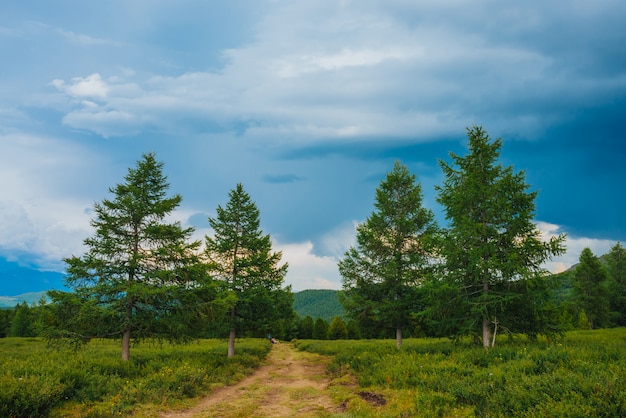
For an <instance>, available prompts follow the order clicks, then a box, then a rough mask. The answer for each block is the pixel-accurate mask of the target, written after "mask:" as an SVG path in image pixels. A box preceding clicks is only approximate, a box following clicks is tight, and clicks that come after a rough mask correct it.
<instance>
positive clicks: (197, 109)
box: [53, 1, 565, 140]
mask: <svg viewBox="0 0 626 418" xmlns="http://www.w3.org/2000/svg"><path fill="white" fill-rule="evenodd" d="M457 6H458V5H457ZM461 7H462V8H463V6H461ZM468 7H469V5H468ZM404 9H410V12H411V14H417V15H418V16H419V14H420V12H423V13H434V14H435V15H436V16H437V19H436V21H435V22H433V23H430V22H429V21H426V20H424V19H418V18H415V17H413V18H412V19H415V21H408V22H407V21H406V19H405V17H404V16H402V15H401V14H399V13H398V10H404ZM433 9H434V10H433ZM446 12H447V9H446V8H445V7H443V8H441V9H439V8H431V7H426V6H423V7H410V6H409V5H408V4H404V3H402V2H399V3H395V4H392V6H391V7H389V8H382V7H380V5H379V4H378V3H376V2H366V3H364V4H361V3H358V4H357V3H353V2H346V3H343V4H341V5H338V4H336V2H328V1H326V2H325V1H322V2H306V3H300V2H298V3H285V2H280V3H277V4H274V5H272V6H270V7H269V8H268V10H267V11H266V15H265V16H264V17H263V18H262V19H260V20H259V21H258V23H257V25H256V30H255V33H256V38H255V39H254V41H253V42H251V43H249V44H247V45H244V46H239V47H237V48H231V49H229V50H225V51H222V54H223V56H224V58H225V65H224V67H223V68H221V69H220V70H218V71H212V72H187V73H182V74H179V75H174V76H165V75H161V76H159V75H153V76H150V77H148V78H145V76H142V75H139V74H138V73H134V72H133V71H132V70H130V72H129V71H128V68H126V69H125V70H124V74H110V76H109V78H108V79H107V80H106V81H105V80H104V79H103V78H102V77H101V76H100V75H99V74H98V73H95V74H92V75H90V76H87V77H75V78H73V79H72V80H71V81H70V82H68V83H66V82H65V81H63V80H55V81H53V85H55V86H56V87H57V88H58V89H59V91H61V92H63V93H64V94H66V95H68V96H70V97H72V98H81V99H86V98H93V99H99V100H101V101H102V106H100V107H88V109H87V110H86V109H85V108H81V109H78V110H76V109H75V110H73V111H72V112H71V113H70V114H68V115H67V116H66V117H65V119H64V121H65V123H67V124H68V125H70V126H73V127H78V128H81V129H88V130H91V131H94V132H97V133H99V134H102V135H106V136H115V135H120V136H121V135H125V134H133V133H135V132H136V130H137V129H138V128H142V127H143V128H146V127H148V128H154V129H160V130H162V129H168V128H169V127H170V126H171V125H172V123H173V122H175V121H179V120H181V119H183V120H186V121H189V123H188V125H190V126H193V125H194V124H197V125H200V126H202V122H204V121H206V120H210V121H215V122H217V125H218V126H220V127H221V129H223V130H229V129H232V125H233V124H235V123H237V122H238V121H242V120H243V121H247V120H252V121H255V123H254V124H253V126H252V127H251V128H250V129H249V130H247V131H246V132H245V133H244V135H246V136H249V137H251V138H263V139H267V138H277V139H281V138H290V139H291V138H294V137H297V138H298V139H299V140H307V139H308V138H315V139H317V140H324V139H327V138H336V137H350V138H360V139H363V138H367V137H374V138H380V137H381V136H389V137H397V138H402V137H405V138H409V137H410V138H412V139H415V138H416V137H417V138H419V137H428V136H431V137H432V135H448V134H451V133H453V132H462V131H463V128H464V127H465V126H467V125H470V124H471V123H473V122H475V121H474V120H473V119H474V118H475V117H477V116H476V115H477V114H478V113H480V112H495V110H494V109H486V108H487V106H488V105H486V101H485V100H484V98H485V97H489V98H490V100H489V102H491V103H498V102H499V100H502V98H503V97H504V96H505V93H506V97H510V94H511V92H509V91H507V92H504V91H502V90H501V88H500V87H499V86H501V85H502V84H501V83H500V82H498V81H502V80H508V81H511V80H513V82H508V83H507V84H508V85H509V86H511V87H509V88H512V89H519V95H520V96H524V94H526V93H527V92H528V91H529V86H533V85H535V86H536V87H537V88H538V89H541V90H542V91H543V90H544V87H545V86H538V85H536V83H537V82H538V81H537V80H539V79H540V76H545V72H546V69H547V67H548V66H549V65H550V64H551V61H550V59H549V57H546V56H544V55H542V54H541V52H540V51H536V50H533V49H530V48H529V47H521V46H518V45H517V46H516V45H501V44H499V43H498V42H489V41H488V40H487V39H486V37H485V36H484V34H481V32H480V31H477V32H478V33H474V32H475V31H476V29H477V28H475V27H472V28H467V27H465V26H463V25H460V26H458V27H456V26H455V25H449V26H446V25H442V24H440V22H439V20H441V19H442V18H441V14H442V13H444V14H445V13H446ZM305 16H306V18H304V17H305ZM459 74H462V77H459ZM125 77H132V78H133V79H134V81H133V83H132V85H133V86H134V87H135V88H134V89H131V90H127V91H125V92H124V91H122V90H121V89H120V85H122V84H123V83H124V80H125ZM142 77H143V78H142ZM558 88H559V89H563V88H565V86H564V85H563V84H562V82H560V81H559V84H558ZM467 107H469V108H470V109H474V110H473V112H475V114H472V113H471V112H470V113H467V112H466V111H465V109H466V108H467ZM462 109H463V110H462ZM120 116H123V117H120ZM489 117H490V116H489V115H484V116H482V117H481V121H482V122H484V123H485V124H486V123H489V126H490V127H492V129H494V130H498V129H500V128H501V127H505V126H507V124H508V123H510V122H512V121H511V119H510V118H511V117H513V116H507V115H500V117H494V118H493V121H490V120H486V119H488V118H489ZM518 117H519V116H515V118H518ZM528 118H529V119H532V115H528ZM129 120H132V121H133V123H128V121H129ZM535 125H536V124H535ZM535 125H528V126H529V127H528V128H523V127H522V128H520V129H527V130H535V129H537V127H536V126H535ZM524 126H526V125H524Z"/></svg>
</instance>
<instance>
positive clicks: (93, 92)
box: [50, 73, 111, 99]
mask: <svg viewBox="0 0 626 418" xmlns="http://www.w3.org/2000/svg"><path fill="white" fill-rule="evenodd" d="M50 84H51V85H53V86H54V87H56V88H57V89H58V90H59V91H62V92H64V93H65V94H67V95H68V96H71V97H73V98H99V99H104V98H105V97H106V96H107V95H108V94H109V91H110V90H111V89H110V87H109V86H108V85H107V83H106V82H105V81H104V80H102V77H101V76H100V74H98V73H94V74H91V75H89V76H87V77H85V78H83V77H74V78H72V80H71V83H70V84H69V85H68V84H65V81H63V80H59V79H55V80H52V82H51V83H50Z"/></svg>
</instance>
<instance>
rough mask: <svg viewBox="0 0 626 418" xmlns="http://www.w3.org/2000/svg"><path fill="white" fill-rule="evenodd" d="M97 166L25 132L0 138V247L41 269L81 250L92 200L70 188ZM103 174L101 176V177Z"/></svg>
mask: <svg viewBox="0 0 626 418" xmlns="http://www.w3.org/2000/svg"><path fill="white" fill-rule="evenodd" d="M97 167H98V165H97V164H96V162H95V161H94V158H93V156H92V155H90V154H89V153H86V152H85V150H84V149H83V148H81V147H80V146H76V145H69V144H68V143H66V142H63V141H60V140H56V139H53V138H44V137H38V136H32V135H24V134H12V135H4V136H0V177H1V178H4V179H5V182H4V183H3V186H2V195H1V196H0V248H1V249H2V251H3V252H5V253H28V254H30V255H31V256H32V257H34V258H35V259H36V260H37V262H38V263H39V264H40V266H41V267H43V268H59V266H60V265H61V259H62V258H63V257H67V256H69V255H71V254H72V253H75V252H78V251H80V250H81V248H82V240H83V239H84V238H85V237H86V236H87V234H88V232H89V230H90V226H89V217H88V215H87V214H86V212H85V209H86V208H88V207H91V206H92V204H93V200H92V199H91V198H90V197H88V196H84V195H83V197H81V194H80V193H77V192H76V190H75V189H83V186H81V183H82V182H83V181H90V180H92V179H94V170H96V171H97ZM100 174H102V173H100Z"/></svg>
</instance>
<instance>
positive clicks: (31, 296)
mask: <svg viewBox="0 0 626 418" xmlns="http://www.w3.org/2000/svg"><path fill="white" fill-rule="evenodd" d="M45 296H46V292H45V291H43V292H30V293H24V294H21V295H17V296H0V309H1V308H13V307H15V305H17V304H18V303H22V302H26V303H27V304H29V305H32V304H37V303H39V301H40V300H41V298H42V297H45Z"/></svg>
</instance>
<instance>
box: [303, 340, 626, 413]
mask: <svg viewBox="0 0 626 418" xmlns="http://www.w3.org/2000/svg"><path fill="white" fill-rule="evenodd" d="M498 344H499V345H498V346H496V347H495V348H493V349H491V350H489V351H486V350H484V349H483V348H482V347H474V346H471V345H469V344H468V343H460V344H454V343H453V342H451V341H449V340H445V339H408V340H405V341H404V343H403V346H402V348H401V349H400V350H397V349H396V348H395V341H389V340H383V341H380V340H376V341H312V340H305V341H297V342H296V346H297V347H298V348H299V349H302V350H307V351H312V352H317V353H321V354H326V355H330V356H332V357H333V362H332V363H331V372H332V373H333V374H334V376H335V378H336V380H337V381H342V380H343V381H345V380H346V379H345V376H346V375H348V374H352V375H354V376H355V377H356V380H357V383H358V386H359V389H358V390H360V391H365V392H367V393H375V394H381V395H383V396H384V398H385V399H386V400H387V403H386V405H384V406H373V405H371V404H368V403H367V402H365V401H363V400H362V399H360V398H359V397H357V396H354V395H350V394H348V392H346V391H343V392H340V393H341V394H342V395H341V396H344V399H339V400H340V401H342V402H344V403H345V404H346V405H347V409H348V411H347V412H348V414H351V415H352V416H359V417H360V416H363V417H366V416H372V417H374V416H376V417H379V416H394V417H395V416H412V417H413V416H415V417H420V416H424V417H432V416H442V417H447V416H480V417H561V416H569V417H571V416H580V417H594V416H597V417H600V416H602V417H622V416H626V329H624V328H621V329H611V330H597V331H586V332H583V331H578V332H571V333H568V334H566V336H565V338H564V339H562V340H560V341H558V342H556V343H551V344H549V343H548V342H547V341H545V340H543V341H542V340H540V341H535V342H533V341H528V340H526V339H524V338H522V337H519V338H516V339H515V340H514V341H508V340H507V339H506V338H505V339H502V340H501V341H499V342H498ZM351 393H354V391H351Z"/></svg>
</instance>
